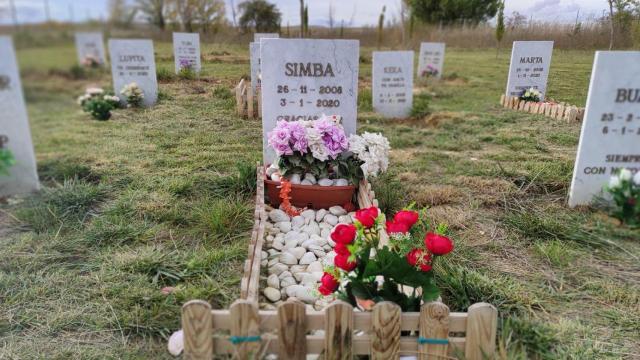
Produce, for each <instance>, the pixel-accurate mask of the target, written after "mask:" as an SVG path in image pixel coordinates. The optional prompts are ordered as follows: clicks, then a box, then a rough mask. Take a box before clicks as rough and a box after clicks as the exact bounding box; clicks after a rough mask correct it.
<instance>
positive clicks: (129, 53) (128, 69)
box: [109, 39, 158, 106]
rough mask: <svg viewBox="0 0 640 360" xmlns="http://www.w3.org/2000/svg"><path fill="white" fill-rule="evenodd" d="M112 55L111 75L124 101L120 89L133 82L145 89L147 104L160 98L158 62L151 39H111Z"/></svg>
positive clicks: (115, 89)
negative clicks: (157, 75)
mask: <svg viewBox="0 0 640 360" xmlns="http://www.w3.org/2000/svg"><path fill="white" fill-rule="evenodd" d="M109 52H110V55H111V75H112V76H113V89H114V91H115V93H116V95H118V96H119V97H120V99H121V100H122V101H124V97H123V96H122V95H121V94H120V91H121V90H122V88H123V87H124V86H125V85H128V84H130V83H132V82H135V83H136V84H138V86H139V87H140V89H142V91H144V102H143V104H144V105H145V106H151V105H153V104H155V103H156V100H157V99H158V82H157V79H156V62H155V59H154V57H153V56H154V54H153V42H152V41H151V40H129V39H127V40H124V39H111V40H109Z"/></svg>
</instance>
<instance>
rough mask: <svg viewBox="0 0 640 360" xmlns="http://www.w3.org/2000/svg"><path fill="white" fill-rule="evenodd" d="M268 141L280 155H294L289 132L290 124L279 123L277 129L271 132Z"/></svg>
mask: <svg viewBox="0 0 640 360" xmlns="http://www.w3.org/2000/svg"><path fill="white" fill-rule="evenodd" d="M268 139H269V145H270V146H271V147H272V148H273V150H275V151H276V153H277V154H278V155H291V153H293V152H292V150H291V146H290V145H289V140H290V139H291V133H290V131H289V124H288V123H287V122H286V121H284V120H282V121H278V124H277V125H276V127H275V128H274V129H273V130H271V132H269V134H268Z"/></svg>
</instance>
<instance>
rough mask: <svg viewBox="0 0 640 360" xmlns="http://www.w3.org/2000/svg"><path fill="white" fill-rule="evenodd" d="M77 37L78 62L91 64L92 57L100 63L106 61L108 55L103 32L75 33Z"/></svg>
mask: <svg viewBox="0 0 640 360" xmlns="http://www.w3.org/2000/svg"><path fill="white" fill-rule="evenodd" d="M75 38H76V53H77V54H78V63H80V64H82V65H89V62H90V61H91V60H92V59H94V60H95V61H97V62H98V64H104V63H105V60H106V55H105V51H104V43H103V40H102V33H101V32H79V33H76V34H75Z"/></svg>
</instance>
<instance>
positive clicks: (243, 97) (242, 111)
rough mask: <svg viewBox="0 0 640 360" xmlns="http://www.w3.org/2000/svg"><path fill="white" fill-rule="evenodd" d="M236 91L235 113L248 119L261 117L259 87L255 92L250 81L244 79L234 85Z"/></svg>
mask: <svg viewBox="0 0 640 360" xmlns="http://www.w3.org/2000/svg"><path fill="white" fill-rule="evenodd" d="M235 92H236V113H237V114H238V115H239V116H242V117H246V118H248V119H259V118H260V117H262V96H260V89H256V91H255V93H254V91H253V88H252V87H251V82H250V81H246V80H245V79H242V80H240V82H239V83H238V85H236V87H235Z"/></svg>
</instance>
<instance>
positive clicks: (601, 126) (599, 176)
mask: <svg viewBox="0 0 640 360" xmlns="http://www.w3.org/2000/svg"><path fill="white" fill-rule="evenodd" d="M621 168H627V169H629V170H631V171H632V172H633V173H634V174H635V173H636V172H638V171H640V51H598V52H596V57H595V60H594V64H593V70H592V73H591V83H590V84H589V95H588V96H587V106H586V112H585V115H584V120H583V122H582V132H581V134H580V143H579V145H578V154H577V157H576V164H575V168H574V170H573V180H572V181H571V191H570V193H569V206H572V207H573V206H576V205H585V204H589V203H590V202H591V201H592V200H593V197H594V196H595V195H598V194H600V193H601V191H602V188H603V186H604V185H605V184H607V183H608V181H609V178H611V175H613V174H615V173H616V172H617V171H618V169H621Z"/></svg>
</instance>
